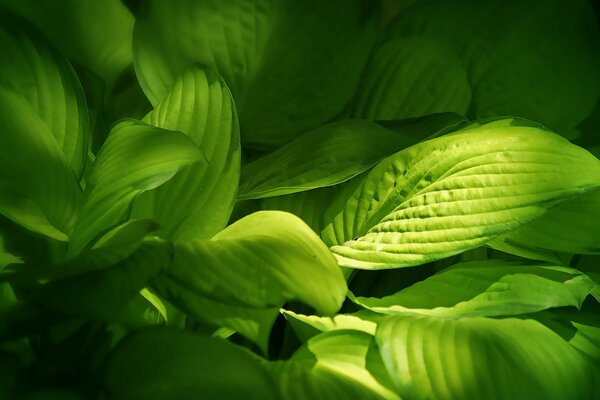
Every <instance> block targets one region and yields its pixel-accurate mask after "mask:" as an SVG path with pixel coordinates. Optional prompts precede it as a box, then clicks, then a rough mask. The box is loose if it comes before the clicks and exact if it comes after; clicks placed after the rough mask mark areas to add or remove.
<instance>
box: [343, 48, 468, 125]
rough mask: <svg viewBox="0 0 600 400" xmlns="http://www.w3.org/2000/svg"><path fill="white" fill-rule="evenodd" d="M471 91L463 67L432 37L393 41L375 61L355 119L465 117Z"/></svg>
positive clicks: (369, 67)
mask: <svg viewBox="0 0 600 400" xmlns="http://www.w3.org/2000/svg"><path fill="white" fill-rule="evenodd" d="M470 103H471V87H470V85H469V81H468V77H467V72H466V71H465V68H464V67H463V65H462V62H461V61H460V59H459V58H458V56H457V55H456V54H454V52H453V50H452V49H451V48H448V46H446V45H445V44H444V43H440V42H438V41H436V40H435V39H431V38H427V37H411V38H407V39H395V40H391V41H388V42H387V43H385V44H384V45H383V46H381V47H380V48H379V49H377V51H376V52H375V53H374V54H373V56H371V59H370V60H369V63H368V64H367V67H366V68H365V72H364V79H363V80H362V82H361V85H360V87H359V89H358V92H357V93H356V95H355V98H354V100H353V105H352V107H351V112H350V115H351V116H352V117H354V118H366V119H369V120H393V119H403V118H410V117H418V116H422V115H426V114H431V113H436V112H443V111H453V112H456V113H458V114H462V115H465V114H466V112H467V110H468V108H469V104H470Z"/></svg>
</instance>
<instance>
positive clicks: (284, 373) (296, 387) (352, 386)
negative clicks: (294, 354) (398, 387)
mask: <svg viewBox="0 0 600 400" xmlns="http://www.w3.org/2000/svg"><path fill="white" fill-rule="evenodd" d="M266 367H267V370H268V371H269V372H270V373H271V375H272V376H273V377H274V380H275V382H276V385H277V388H278V390H279V392H280V396H281V399H284V400H304V399H322V400H337V399H357V400H375V399H378V400H380V399H382V397H381V396H379V395H377V394H376V393H374V392H373V391H371V390H369V389H368V388H366V387H364V386H363V385H361V384H359V383H357V382H355V381H353V380H351V379H348V378H346V377H345V376H342V375H340V374H338V373H336V372H334V371H332V370H330V369H327V368H323V367H319V366H311V365H308V364H306V363H297V362H291V361H276V362H271V363H268V364H267V365H266Z"/></svg>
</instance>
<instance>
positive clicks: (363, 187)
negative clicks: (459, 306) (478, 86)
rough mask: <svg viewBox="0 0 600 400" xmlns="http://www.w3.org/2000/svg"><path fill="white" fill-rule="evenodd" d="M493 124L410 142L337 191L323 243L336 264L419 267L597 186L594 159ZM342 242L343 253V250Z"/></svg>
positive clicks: (525, 130)
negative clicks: (355, 180) (329, 250)
mask: <svg viewBox="0 0 600 400" xmlns="http://www.w3.org/2000/svg"><path fill="white" fill-rule="evenodd" d="M522 125H523V123H522V122H521V121H514V120H512V119H507V120H500V121H496V122H492V123H488V124H484V125H480V126H478V125H477V124H476V125H474V126H473V127H470V128H468V129H465V130H462V131H459V132H456V133H453V134H450V135H445V136H442V137H439V138H435V139H432V140H429V141H427V142H422V143H419V144H417V145H415V146H412V147H409V148H408V149H405V150H402V151H400V152H398V153H396V154H394V155H392V156H390V157H388V158H386V159H385V160H384V161H382V162H381V163H380V164H379V165H377V166H376V167H375V168H373V169H372V170H371V171H370V172H369V174H368V175H367V176H366V177H365V178H364V179H362V181H360V182H357V183H356V184H355V185H348V186H347V188H346V190H342V191H341V192H339V193H338V196H337V197H338V199H334V200H333V201H332V204H331V206H330V208H329V210H328V211H327V212H326V215H325V221H326V225H325V229H324V230H323V233H322V235H323V237H324V239H325V241H326V242H327V243H333V244H339V245H337V246H334V247H332V251H333V252H334V253H335V254H336V256H337V259H338V262H339V263H340V265H342V266H348V267H354V268H365V269H380V268H395V267H405V266H412V265H419V264H423V263H425V262H428V261H432V260H436V259H440V258H444V257H448V256H450V255H454V254H457V253H460V252H462V251H465V250H468V249H472V248H475V247H478V246H480V245H482V244H485V243H487V242H489V241H490V240H492V239H493V238H495V237H496V236H498V235H501V234H504V233H508V232H510V231H512V230H514V229H516V228H518V227H519V226H521V225H523V224H525V223H527V222H530V221H531V220H533V219H535V218H536V217H539V216H541V215H543V214H544V213H545V212H546V211H548V210H549V209H550V208H552V207H554V206H556V205H558V204H560V202H562V201H565V200H567V199H568V198H570V197H571V196H573V195H576V194H581V193H584V192H586V191H589V190H592V189H594V188H596V187H597V186H598V184H599V183H600V161H599V160H598V159H597V158H596V157H594V156H593V155H591V154H590V153H588V152H587V151H585V150H583V149H581V148H579V147H577V146H575V145H572V144H570V143H569V142H567V141H566V140H565V139H563V138H561V137H560V136H558V135H555V134H553V133H551V132H548V131H545V130H543V129H541V128H537V127H530V126H522ZM342 244H343V245H342Z"/></svg>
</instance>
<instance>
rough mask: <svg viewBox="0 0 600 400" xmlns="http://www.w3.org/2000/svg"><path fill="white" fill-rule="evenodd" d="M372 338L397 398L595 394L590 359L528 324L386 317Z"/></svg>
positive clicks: (535, 324) (526, 321)
mask: <svg viewBox="0 0 600 400" xmlns="http://www.w3.org/2000/svg"><path fill="white" fill-rule="evenodd" d="M527 338H535V340H527ZM376 339H377V344H378V345H379V349H380V351H381V356H382V358H383V361H384V363H385V365H386V367H387V369H388V371H389V373H390V376H391V378H392V380H393V381H394V382H395V384H396V387H397V390H398V392H399V394H400V396H402V397H406V398H410V399H425V398H473V399H475V398H477V399H483V398H496V399H498V398H500V399H514V398H523V397H525V398H545V399H572V398H591V397H593V393H594V391H593V390H594V389H593V386H594V381H595V380H596V379H597V376H595V372H594V370H593V369H592V368H591V364H590V363H589V361H588V360H587V359H586V358H584V356H583V355H582V354H581V353H579V352H578V351H577V350H576V349H575V348H573V347H572V346H571V345H569V344H568V343H567V342H566V341H564V340H563V339H562V338H561V337H560V336H558V335H557V334H556V333H554V332H553V331H551V330H550V329H548V328H546V327H545V326H544V325H542V324H540V323H539V322H537V321H534V320H530V319H523V320H521V319H514V318H511V319H501V320H497V319H490V318H481V317H479V318H464V319H438V318H434V317H425V316H408V315H407V316H390V317H387V318H385V319H384V320H383V321H382V322H381V323H380V325H379V329H378V331H377V334H376Z"/></svg>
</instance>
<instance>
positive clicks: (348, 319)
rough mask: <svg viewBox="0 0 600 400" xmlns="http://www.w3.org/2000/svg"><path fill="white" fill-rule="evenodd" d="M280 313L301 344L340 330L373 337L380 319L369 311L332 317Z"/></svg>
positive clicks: (287, 312)
mask: <svg viewBox="0 0 600 400" xmlns="http://www.w3.org/2000/svg"><path fill="white" fill-rule="evenodd" d="M281 313H282V314H283V315H284V316H285V318H286V320H287V321H288V322H289V323H290V325H291V326H292V329H294V332H295V333H296V335H297V336H298V338H299V339H300V340H301V341H302V342H305V341H306V340H308V339H309V338H311V337H313V336H315V335H316V334H318V333H319V332H329V331H334V330H341V329H352V330H356V331H361V332H366V333H368V334H370V335H374V334H375V329H376V328H377V322H378V321H379V320H380V319H381V318H382V316H381V315H379V314H377V313H374V312H372V311H369V310H360V311H357V312H355V313H352V314H337V315H334V316H333V317H320V316H318V315H304V314H298V313H295V312H293V311H289V310H283V309H282V310H281Z"/></svg>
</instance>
